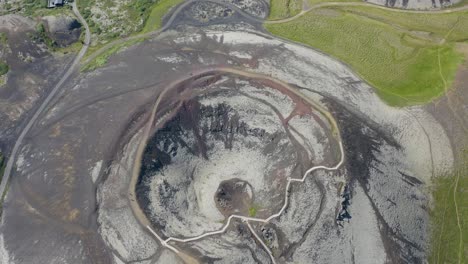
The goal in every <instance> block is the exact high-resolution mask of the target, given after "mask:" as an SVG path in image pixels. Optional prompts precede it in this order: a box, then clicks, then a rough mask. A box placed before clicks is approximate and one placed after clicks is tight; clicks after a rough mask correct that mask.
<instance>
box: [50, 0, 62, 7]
mask: <svg viewBox="0 0 468 264" xmlns="http://www.w3.org/2000/svg"><path fill="white" fill-rule="evenodd" d="M56 6H63V0H47V7H48V8H54V7H56Z"/></svg>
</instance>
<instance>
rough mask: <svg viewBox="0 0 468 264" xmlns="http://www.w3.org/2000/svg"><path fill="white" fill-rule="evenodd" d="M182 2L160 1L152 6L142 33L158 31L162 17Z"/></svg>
mask: <svg viewBox="0 0 468 264" xmlns="http://www.w3.org/2000/svg"><path fill="white" fill-rule="evenodd" d="M182 2H184V0H161V1H159V2H158V3H157V4H156V5H154V6H153V8H152V10H151V13H150V14H149V16H148V19H147V20H146V22H145V26H144V27H143V32H144V33H146V32H151V31H154V30H158V29H160V28H161V27H162V26H163V25H162V20H163V17H164V15H165V14H166V13H167V12H169V10H170V9H171V8H173V7H174V6H176V5H178V4H180V3H182Z"/></svg>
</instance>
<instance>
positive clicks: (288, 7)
mask: <svg viewBox="0 0 468 264" xmlns="http://www.w3.org/2000/svg"><path fill="white" fill-rule="evenodd" d="M301 10H302V0H271V1H270V15H269V17H268V19H270V20H277V19H282V18H287V17H291V16H294V15H297V14H299V12H301Z"/></svg>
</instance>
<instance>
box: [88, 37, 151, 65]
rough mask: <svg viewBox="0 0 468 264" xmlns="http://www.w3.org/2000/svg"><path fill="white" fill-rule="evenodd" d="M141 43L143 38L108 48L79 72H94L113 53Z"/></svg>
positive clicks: (105, 62)
mask: <svg viewBox="0 0 468 264" xmlns="http://www.w3.org/2000/svg"><path fill="white" fill-rule="evenodd" d="M142 41H144V38H141V39H135V40H130V41H127V42H124V43H122V44H119V45H115V46H113V47H112V48H109V49H108V50H106V51H105V52H104V53H102V54H100V55H99V56H97V57H96V58H95V59H94V60H92V61H90V62H89V63H87V64H86V65H84V66H83V67H82V68H81V71H93V70H95V69H97V68H100V67H102V66H104V65H106V64H107V62H108V60H109V58H110V56H112V55H113V54H114V53H117V52H119V51H122V50H123V49H125V48H127V47H130V46H133V45H135V44H137V43H140V42H142Z"/></svg>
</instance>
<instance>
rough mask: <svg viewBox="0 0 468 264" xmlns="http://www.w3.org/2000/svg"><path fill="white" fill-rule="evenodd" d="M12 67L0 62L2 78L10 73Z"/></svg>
mask: <svg viewBox="0 0 468 264" xmlns="http://www.w3.org/2000/svg"><path fill="white" fill-rule="evenodd" d="M9 70H10V67H9V66H8V64H6V63H5V62H4V61H0V76H3V75H5V74H7V73H8V71H9Z"/></svg>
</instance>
